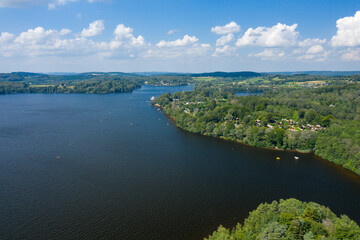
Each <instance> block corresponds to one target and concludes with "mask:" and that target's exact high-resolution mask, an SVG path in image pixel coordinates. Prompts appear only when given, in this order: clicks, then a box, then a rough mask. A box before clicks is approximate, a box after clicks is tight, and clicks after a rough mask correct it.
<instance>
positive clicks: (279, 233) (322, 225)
mask: <svg viewBox="0 0 360 240" xmlns="http://www.w3.org/2000/svg"><path fill="white" fill-rule="evenodd" d="M268 239H271V240H277V239H288V240H303V239H304V240H314V239H324V240H325V239H327V240H335V239H344V240H345V239H347V240H358V239H360V227H359V226H358V225H357V224H356V223H355V222H354V221H352V220H351V219H349V218H348V217H347V216H346V215H341V216H340V217H337V216H336V215H335V214H334V213H333V212H332V211H331V210H330V209H329V208H327V207H325V206H322V205H320V204H317V203H314V202H308V203H307V202H301V201H299V200H296V199H287V200H280V201H279V202H278V201H273V202H272V203H271V204H269V203H264V204H260V205H259V206H258V208H257V209H256V210H254V211H252V212H250V214H249V217H248V218H246V219H245V221H244V224H243V225H241V224H240V223H238V224H237V226H236V227H235V228H234V229H232V230H229V229H226V228H224V227H223V226H220V227H219V228H218V229H217V231H215V232H214V233H213V234H212V235H211V236H209V237H208V238H206V239H205V240H268Z"/></svg>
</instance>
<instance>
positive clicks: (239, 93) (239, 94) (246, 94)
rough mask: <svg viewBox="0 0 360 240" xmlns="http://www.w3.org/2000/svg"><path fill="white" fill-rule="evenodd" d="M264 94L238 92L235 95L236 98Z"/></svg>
mask: <svg viewBox="0 0 360 240" xmlns="http://www.w3.org/2000/svg"><path fill="white" fill-rule="evenodd" d="M260 94H262V93H261V92H254V93H252V92H236V93H235V95H236V96H248V95H260Z"/></svg>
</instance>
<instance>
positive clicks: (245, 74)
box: [191, 72, 262, 78]
mask: <svg viewBox="0 0 360 240" xmlns="http://www.w3.org/2000/svg"><path fill="white" fill-rule="evenodd" d="M261 75H262V74H260V73H256V72H209V73H197V74H191V76H192V77H224V78H228V77H229V78H231V77H246V78H250V77H259V76H261Z"/></svg>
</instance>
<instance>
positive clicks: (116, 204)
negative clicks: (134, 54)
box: [0, 86, 360, 240]
mask: <svg viewBox="0 0 360 240" xmlns="http://www.w3.org/2000/svg"><path fill="white" fill-rule="evenodd" d="M190 89H191V87H150V86H144V87H142V88H141V89H139V90H136V91H134V92H133V93H122V94H107V95H101V94H20V95H2V96H0V116H1V118H0V199H1V201H0V219H1V220H0V221H1V222H0V239H126V240H135V239H137V240H142V239H144V240H145V239H146V240H149V239H157V240H158V239H159V240H169V239H172V240H178V239H179V240H180V239H190V240H192V239H194V240H195V239H203V238H204V237H207V236H208V235H209V234H211V233H212V232H213V231H214V230H216V228H217V227H218V226H219V225H220V224H222V225H224V226H226V227H233V226H235V224H236V223H237V222H239V221H240V222H241V221H243V220H244V218H246V217H247V216H248V213H249V211H252V210H253V209H254V208H256V207H257V206H258V204H260V203H262V202H271V201H273V200H279V199H281V198H283V199H286V198H291V197H294V198H297V199H299V200H302V201H315V202H318V203H320V204H323V205H326V206H328V207H330V208H331V209H332V211H334V212H335V213H336V214H338V215H339V214H347V215H348V216H349V217H350V218H352V219H353V220H355V221H357V222H358V223H360V204H359V199H360V177H358V176H356V175H354V174H352V173H351V172H349V171H347V170H344V169H342V168H340V167H338V166H336V165H334V164H330V163H328V162H327V161H324V160H321V159H317V158H316V157H314V156H312V155H310V154H300V153H294V152H279V151H271V150H264V149H257V148H253V147H249V146H245V145H241V144H237V143H233V142H226V141H223V140H219V139H215V138H210V137H205V136H201V135H196V134H191V133H188V132H185V131H183V130H181V129H179V128H177V127H176V126H174V124H173V123H172V122H171V121H170V120H169V119H168V118H167V117H166V116H165V115H164V113H163V112H162V111H159V110H158V109H157V108H155V107H152V106H151V103H150V101H149V100H150V98H151V96H159V95H160V94H162V93H166V92H168V91H171V92H175V91H184V90H190ZM294 156H298V157H299V158H300V159H299V160H295V159H294ZM276 157H280V160H276Z"/></svg>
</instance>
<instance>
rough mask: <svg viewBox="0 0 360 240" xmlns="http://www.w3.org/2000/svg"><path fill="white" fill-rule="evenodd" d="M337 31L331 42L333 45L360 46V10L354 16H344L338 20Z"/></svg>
mask: <svg viewBox="0 0 360 240" xmlns="http://www.w3.org/2000/svg"><path fill="white" fill-rule="evenodd" d="M336 27H337V29H338V30H337V33H336V35H335V36H333V37H332V39H331V42H330V44H331V45H332V46H333V47H356V46H360V11H357V12H356V13H355V15H354V16H353V17H344V18H340V19H338V20H337V21H336Z"/></svg>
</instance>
